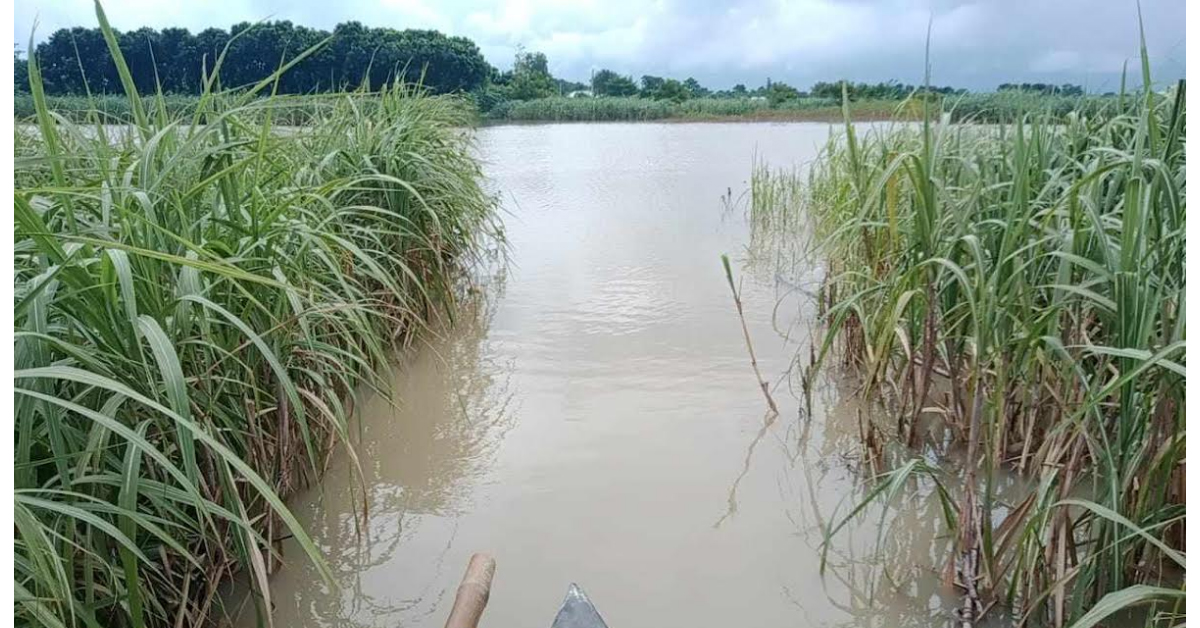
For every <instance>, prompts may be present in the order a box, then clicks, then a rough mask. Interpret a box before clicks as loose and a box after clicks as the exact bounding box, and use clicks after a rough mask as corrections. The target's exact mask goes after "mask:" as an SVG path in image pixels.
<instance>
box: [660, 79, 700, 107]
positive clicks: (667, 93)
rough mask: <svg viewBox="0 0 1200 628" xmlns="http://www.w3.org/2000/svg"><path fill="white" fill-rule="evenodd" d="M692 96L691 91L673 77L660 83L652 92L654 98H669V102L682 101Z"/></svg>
mask: <svg viewBox="0 0 1200 628" xmlns="http://www.w3.org/2000/svg"><path fill="white" fill-rule="evenodd" d="M691 97H692V91H691V90H689V89H688V88H687V87H686V86H685V85H684V84H683V83H680V82H679V81H677V80H675V79H666V80H665V81H663V83H662V85H661V86H659V88H658V89H657V90H656V91H655V92H654V96H653V98H654V99H655V100H670V101H671V102H677V103H680V102H683V101H685V100H687V99H689V98H691Z"/></svg>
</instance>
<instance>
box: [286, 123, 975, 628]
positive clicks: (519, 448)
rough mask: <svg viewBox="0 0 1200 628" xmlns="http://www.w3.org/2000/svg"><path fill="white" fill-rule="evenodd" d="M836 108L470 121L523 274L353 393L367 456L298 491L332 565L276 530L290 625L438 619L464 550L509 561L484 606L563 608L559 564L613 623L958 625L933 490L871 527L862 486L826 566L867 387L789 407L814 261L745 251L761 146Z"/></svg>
mask: <svg viewBox="0 0 1200 628" xmlns="http://www.w3.org/2000/svg"><path fill="white" fill-rule="evenodd" d="M829 132H830V128H829V126H828V125H825V124H594V125H593V124H577V125H540V126H502V127H491V128H485V129H482V130H480V131H479V149H480V151H481V154H482V156H483V158H484V159H485V160H486V162H487V165H486V172H487V176H488V178H489V180H490V185H491V186H492V187H493V188H494V189H495V190H496V191H497V193H498V194H500V195H501V197H502V200H503V205H504V208H505V210H506V212H507V214H506V216H505V218H504V220H505V224H506V227H507V233H508V238H509V246H510V256H511V262H510V264H509V266H508V270H507V272H505V273H502V274H499V275H497V276H495V277H492V278H490V279H488V280H487V281H485V282H484V290H483V294H482V296H481V298H480V299H479V300H478V301H476V302H472V303H468V304H465V305H464V308H463V312H461V313H460V316H459V320H458V321H457V323H456V324H455V325H454V326H453V327H452V328H450V329H449V330H448V331H447V332H446V333H444V334H443V335H442V336H441V337H439V338H436V339H432V340H430V341H428V343H427V344H425V345H424V346H421V347H419V348H416V349H414V350H413V351H412V353H411V355H408V356H405V358H404V359H403V360H402V361H401V363H400V364H399V365H398V366H397V369H396V372H395V380H394V381H395V392H396V395H397V398H398V402H397V405H395V406H393V405H390V404H389V403H388V402H386V401H384V400H383V399H379V398H376V399H372V400H368V401H366V402H365V404H364V405H363V417H362V422H361V425H360V426H358V428H359V438H360V442H358V444H357V447H358V449H357V451H358V458H359V460H360V461H361V470H362V474H363V477H362V478H357V477H356V475H355V474H354V472H353V467H352V465H351V462H350V460H349V459H348V458H347V457H346V456H344V455H337V456H335V458H334V460H333V462H332V464H331V468H330V470H329V473H328V474H327V476H326V477H325V479H324V481H323V482H322V483H321V484H320V485H319V486H316V487H313V488H312V489H311V490H310V491H308V492H306V493H304V494H302V495H299V496H298V497H297V499H295V500H294V501H293V507H294V509H295V511H296V513H297V515H298V516H299V517H300V518H301V520H302V521H303V522H304V523H305V524H306V525H307V526H308V528H309V530H310V531H311V534H312V535H313V537H314V539H315V541H316V543H317V544H318V546H319V547H320V548H321V549H322V550H323V551H324V552H325V555H326V556H327V558H328V560H329V562H330V564H331V566H332V569H333V571H334V573H335V574H336V578H337V581H338V585H339V586H338V587H337V588H336V589H335V588H331V587H328V586H326V585H325V584H323V583H322V582H321V581H320V580H319V578H318V576H317V573H316V571H315V569H313V568H312V567H311V566H310V565H308V564H306V563H305V562H304V561H303V558H302V554H301V553H300V552H299V551H297V550H296V549H295V548H292V547H289V546H288V544H287V543H285V558H286V560H287V564H285V565H284V566H283V567H282V568H281V570H280V571H279V572H278V573H277V574H275V575H274V576H273V579H272V583H273V586H272V596H273V598H274V599H273V602H274V605H275V613H274V622H275V625H276V626H289V627H293V628H300V627H325V626H371V627H379V628H383V627H388V628H395V627H398V626H416V627H437V626H441V625H442V623H443V622H444V621H445V618H446V614H447V613H448V611H449V607H450V603H451V601H452V600H453V597H454V590H455V587H456V585H457V582H458V579H459V578H460V576H461V574H462V570H463V568H464V566H465V565H466V562H467V559H468V557H469V556H470V555H471V553H472V552H475V551H488V552H491V553H492V554H493V555H494V556H495V557H496V559H497V562H498V565H499V568H498V570H497V574H496V579H495V584H494V588H493V591H492V597H491V602H490V604H489V606H488V609H487V612H486V613H485V615H484V622H483V625H484V626H485V627H487V628H517V627H521V628H537V627H539V626H549V624H550V621H551V619H552V618H553V616H554V613H555V611H556V610H557V608H558V604H559V602H560V601H561V599H562V596H563V594H564V593H565V592H566V589H567V586H568V584H569V583H571V582H577V583H579V584H580V585H581V586H582V587H583V588H584V589H585V590H586V591H587V592H588V594H589V595H590V597H591V598H592V600H593V601H594V602H595V603H596V605H597V606H598V608H599V610H600V612H601V614H602V615H603V616H604V617H605V619H606V620H607V622H608V624H609V625H610V626H611V627H612V628H633V627H637V626H688V627H692V628H701V627H713V628H718V627H720V628H728V627H730V626H744V627H764V628H765V627H777V626H846V627H850V626H853V627H866V626H889V627H890V626H922V627H924V626H931V625H933V626H941V625H947V624H948V623H949V614H948V609H949V607H950V606H952V605H954V603H955V602H954V600H955V598H954V595H953V591H952V590H951V589H947V588H945V587H943V585H942V584H941V567H942V566H943V565H942V557H943V556H944V553H943V552H944V551H945V547H946V544H947V542H948V540H947V539H946V538H944V532H943V530H942V528H941V526H940V523H939V507H938V505H937V503H936V500H935V499H933V498H931V497H930V496H929V491H928V490H927V488H922V487H920V486H916V487H915V488H914V489H913V491H911V492H910V494H908V495H906V496H904V499H903V500H901V502H899V503H897V504H896V507H895V509H894V510H892V511H889V514H888V515H887V521H886V525H884V526H883V527H882V529H883V530H884V532H883V533H882V534H880V533H879V531H880V530H881V526H880V513H881V511H880V510H879V509H877V508H871V509H869V510H868V513H867V515H866V517H865V518H864V519H863V520H862V521H861V522H859V523H857V524H855V525H852V526H850V527H849V528H848V529H846V530H844V531H843V532H842V533H841V534H839V536H837V537H836V539H835V541H834V543H833V545H832V549H831V551H830V553H829V556H828V560H829V563H828V566H827V568H826V569H825V571H824V573H823V574H822V572H821V568H820V560H821V545H822V541H823V539H824V537H825V529H826V527H827V526H828V525H829V523H830V521H831V520H833V519H836V518H839V517H840V516H841V515H842V514H843V513H845V512H846V510H847V509H848V508H849V507H850V506H851V503H852V502H854V501H856V500H857V499H858V498H860V497H861V496H862V494H863V487H862V480H863V478H862V474H861V468H862V465H861V463H860V451H859V450H860V447H859V436H858V435H859V423H858V412H857V410H858V408H856V406H855V402H854V397H853V394H852V393H853V386H852V384H851V383H849V382H841V381H837V380H836V379H832V378H831V376H829V375H826V376H825V377H823V378H821V379H819V381H818V382H817V387H816V390H815V391H814V394H813V399H812V412H811V414H809V413H806V412H802V411H801V408H802V406H803V405H804V404H802V403H801V401H800V400H799V398H798V397H799V396H800V387H799V384H798V380H797V379H796V377H795V376H794V375H792V376H789V370H790V368H789V367H790V366H791V363H792V361H793V359H794V358H795V357H796V356H797V355H800V356H802V358H803V361H805V362H807V356H808V344H809V342H810V340H811V338H812V337H813V336H814V335H816V334H818V333H819V329H818V328H817V327H816V322H815V318H816V312H815V307H816V306H815V304H814V303H811V302H810V301H811V299H810V297H809V296H807V295H806V294H805V290H806V286H807V287H812V286H811V284H814V283H815V282H816V281H817V280H818V279H819V274H818V271H817V269H816V268H804V267H799V268H792V269H790V272H789V273H788V274H787V277H786V281H783V280H781V277H780V276H779V275H778V274H777V273H776V272H775V271H774V269H772V268H765V267H761V266H757V265H754V264H749V263H748V261H747V260H749V259H751V258H752V257H753V256H751V255H749V254H748V251H747V247H748V245H749V242H750V233H749V228H748V226H747V225H746V223H745V220H744V218H743V213H742V211H741V209H740V208H738V207H736V205H737V201H738V198H739V196H740V195H741V194H742V193H743V192H744V191H745V190H746V189H747V187H748V183H749V178H750V170H751V164H752V159H753V158H754V157H755V156H756V155H757V156H758V157H760V158H763V159H766V160H768V161H770V162H772V163H776V164H793V163H794V164H800V165H802V164H803V163H805V162H806V161H809V160H811V159H812V158H814V157H815V156H816V152H817V149H818V148H819V146H820V145H821V144H823V143H824V142H825V140H826V139H827V138H828V136H829ZM727 192H732V196H733V201H734V203H733V205H735V207H734V208H733V209H732V210H731V209H730V208H729V207H728V205H729V203H728V202H726V201H723V200H722V196H723V195H725V194H726V193H727ZM722 253H728V254H729V255H730V256H731V258H732V259H733V262H734V264H733V267H734V272H735V275H736V276H737V277H738V278H739V280H740V281H741V282H742V291H743V299H744V301H745V307H746V317H747V323H748V326H749V330H750V334H751V335H752V337H753V341H754V348H755V350H756V352H757V355H758V359H759V362H760V368H761V369H762V372H763V375H764V377H766V378H767V379H769V380H770V382H771V383H772V386H773V391H774V393H773V395H774V398H775V400H776V401H777V402H778V404H779V406H780V413H779V415H778V416H777V417H776V418H773V419H772V418H771V416H770V415H769V414H767V412H766V403H765V401H764V398H763V395H762V394H761V391H760V390H759V388H758V386H757V382H756V380H755V376H754V373H753V371H752V370H751V367H750V363H749V358H748V355H747V349H746V346H745V342H744V340H743V337H742V330H741V326H740V323H739V320H738V316H737V312H736V310H735V308H734V303H733V301H732V299H731V296H730V291H729V286H728V284H727V283H726V279H725V276H724V273H723V270H722V267H721V261H720V256H721V254H722ZM806 282H807V284H806ZM831 372H833V371H831ZM364 504H365V507H366V510H367V513H368V517H367V518H366V521H365V524H364V523H363V522H362V519H361V517H358V516H357V515H356V513H358V512H359V510H360V509H361V507H362V506H363V505H364Z"/></svg>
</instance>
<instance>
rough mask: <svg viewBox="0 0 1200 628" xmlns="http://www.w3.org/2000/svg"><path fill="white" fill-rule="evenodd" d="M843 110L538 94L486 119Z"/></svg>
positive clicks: (884, 111) (876, 107)
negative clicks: (543, 95)
mask: <svg viewBox="0 0 1200 628" xmlns="http://www.w3.org/2000/svg"><path fill="white" fill-rule="evenodd" d="M896 105H897V103H896V102H893V101H887V102H877V101H871V102H864V103H861V104H859V105H856V109H855V111H856V113H859V114H860V115H861V116H863V117H875V118H880V119H883V118H891V117H892V115H893V114H894V109H895V107H896ZM840 112H841V110H840V109H839V107H838V104H837V102H836V101H834V100H830V99H828V98H801V99H796V100H790V101H787V102H784V103H780V104H778V105H775V106H772V105H771V104H770V103H769V102H767V101H766V100H751V99H749V98H693V99H690V100H685V101H683V102H679V103H676V102H672V101H669V100H653V99H650V98H637V97H622V98H561V97H554V98H540V99H536V100H527V101H508V102H504V103H500V104H499V105H497V106H495V107H494V108H493V109H492V110H491V111H489V112H488V114H487V117H488V119H490V120H497V121H510V122H616V121H645V120H668V119H682V120H706V119H720V118H751V119H754V118H763V119H835V118H837V117H839V116H840Z"/></svg>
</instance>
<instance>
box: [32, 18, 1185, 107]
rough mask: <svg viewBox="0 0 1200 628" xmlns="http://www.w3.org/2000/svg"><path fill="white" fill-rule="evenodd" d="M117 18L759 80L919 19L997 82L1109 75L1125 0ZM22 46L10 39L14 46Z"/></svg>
mask: <svg viewBox="0 0 1200 628" xmlns="http://www.w3.org/2000/svg"><path fill="white" fill-rule="evenodd" d="M1142 5H1143V6H1142V12H1143V16H1144V19H1145V26H1146V36H1147V39H1148V41H1149V47H1150V55H1151V58H1152V63H1153V67H1154V72H1155V78H1156V79H1161V80H1163V81H1169V80H1173V79H1176V78H1180V77H1182V76H1183V73H1184V0H1142ZM106 9H107V11H108V15H109V20H110V21H111V22H112V24H113V26H114V27H116V28H118V29H133V28H137V27H139V26H152V27H155V28H161V27H164V26H184V27H187V28H190V29H192V30H193V31H196V30H199V29H202V28H205V27H209V26H218V27H222V28H228V26H229V25H230V24H233V23H236V22H239V21H257V20H261V19H265V18H270V19H287V20H291V21H293V22H295V23H297V24H304V25H307V26H313V27H318V28H324V29H331V28H332V27H333V26H334V25H335V24H337V23H338V22H342V21H346V20H359V21H361V22H363V23H365V24H368V25H371V26H389V27H393V28H410V27H411V28H435V29H438V30H441V31H443V32H446V33H449V34H454V35H464V36H466V37H470V38H471V39H473V40H474V41H475V42H476V43H478V44H479V47H480V49H481V50H482V51H483V53H484V55H485V56H486V57H487V58H488V60H489V61H490V62H491V63H492V64H493V65H496V66H498V67H500V68H507V67H510V66H511V63H512V56H513V51H514V49H515V48H516V46H518V45H524V46H525V47H526V48H527V49H529V50H540V51H543V52H545V53H546V54H547V56H548V57H549V59H550V65H551V70H552V72H553V73H554V74H555V75H556V76H562V77H566V78H572V79H586V78H587V77H588V76H589V74H590V72H591V71H592V70H593V69H598V68H611V69H614V70H617V71H618V72H621V73H623V74H631V75H634V77H635V78H636V77H639V76H641V75H642V74H657V75H665V76H673V77H678V78H685V77H688V76H694V77H696V78H697V79H699V80H700V82H701V83H704V84H706V85H708V86H711V87H716V88H722V87H728V86H731V85H733V84H734V83H745V84H746V85H749V86H751V87H753V86H755V85H760V84H762V83H764V82H766V79H767V78H768V77H770V78H771V79H772V80H776V81H780V80H781V81H785V82H788V83H791V84H794V85H797V86H800V87H807V86H809V85H811V84H812V83H813V82H814V81H817V80H822V79H836V78H843V77H844V78H850V79H852V80H862V81H871V82H874V81H881V80H888V79H898V80H901V81H903V82H909V83H917V82H920V81H921V76H922V64H923V62H922V60H923V57H924V48H925V34H926V28H927V27H928V25H929V22H930V20H931V19H932V23H933V31H932V42H931V57H932V63H933V82H934V83H936V84H942V85H947V84H948V85H955V86H960V87H968V88H971V89H977V90H978V89H990V88H994V87H995V86H996V84H998V83H1001V82H1024V81H1028V82H1054V83H1059V82H1071V83H1080V84H1084V85H1086V86H1088V88H1089V89H1091V90H1095V91H1107V90H1114V89H1116V88H1117V86H1118V84H1119V82H1120V73H1121V64H1122V63H1123V62H1124V61H1125V60H1130V62H1131V65H1130V69H1131V70H1134V69H1136V67H1137V65H1136V59H1137V54H1138V49H1137V45H1138V31H1137V4H1136V1H1135V0H1008V1H1005V0H973V1H972V0H916V1H906V0H694V1H686V0H495V1H493V2H482V1H470V0H440V1H439V0H337V1H330V0H221V1H217V0H190V1H189V0H176V1H172V0H110V1H109V2H107V3H106ZM35 21H36V22H37V23H38V34H39V35H40V36H42V37H44V36H45V35H46V34H48V33H50V32H51V31H53V30H55V29H57V28H61V27H64V26H75V25H85V26H94V25H95V17H94V14H93V12H92V3H91V0H16V6H15V33H14V35H15V39H16V41H17V42H26V41H28V39H29V33H30V31H31V29H32V28H33V26H34V23H35ZM21 47H22V48H24V46H23V45H22V46H21Z"/></svg>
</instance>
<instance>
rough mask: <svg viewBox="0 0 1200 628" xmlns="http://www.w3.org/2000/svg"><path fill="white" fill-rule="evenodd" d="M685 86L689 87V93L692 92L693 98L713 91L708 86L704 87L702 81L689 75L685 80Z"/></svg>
mask: <svg viewBox="0 0 1200 628" xmlns="http://www.w3.org/2000/svg"><path fill="white" fill-rule="evenodd" d="M683 86H684V87H685V88H687V90H688V93H689V94H691V97H692V98H702V97H704V96H707V95H709V93H711V92H709V90H708V88H707V87H704V86H703V85H701V84H700V81H697V80H696V79H694V78H691V77H688V79H687V80H686V81H684V82H683Z"/></svg>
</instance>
